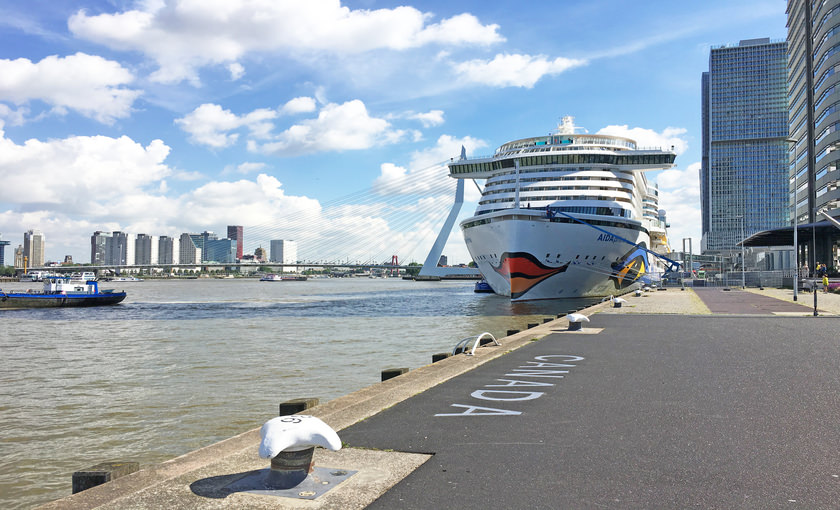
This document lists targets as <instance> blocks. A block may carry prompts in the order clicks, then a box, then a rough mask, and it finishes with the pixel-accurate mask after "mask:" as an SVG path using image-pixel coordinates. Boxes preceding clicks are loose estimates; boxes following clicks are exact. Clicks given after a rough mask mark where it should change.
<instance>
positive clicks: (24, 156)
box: [0, 129, 171, 216]
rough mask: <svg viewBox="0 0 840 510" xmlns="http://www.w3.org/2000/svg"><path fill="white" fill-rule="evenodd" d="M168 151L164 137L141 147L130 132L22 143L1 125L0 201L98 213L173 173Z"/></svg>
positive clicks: (25, 206) (26, 207) (30, 208)
mask: <svg viewBox="0 0 840 510" xmlns="http://www.w3.org/2000/svg"><path fill="white" fill-rule="evenodd" d="M168 154H169V147H167V146H166V145H165V144H164V143H163V142H162V141H161V140H154V141H152V142H151V143H149V145H147V146H146V147H143V146H142V145H140V144H139V143H137V142H135V141H133V140H131V139H130V138H128V137H126V136H122V137H120V138H110V137H106V136H72V137H69V138H65V139H61V140H50V141H47V142H42V141H40V140H35V139H32V140H27V141H26V142H25V143H24V144H23V145H18V144H16V143H14V142H13V141H12V140H9V139H8V138H5V135H4V133H3V131H2V129H0V182H3V186H0V202H4V203H16V204H21V206H22V208H24V209H29V210H35V209H36V208H37V207H53V206H55V207H60V208H61V209H62V210H64V211H66V212H72V213H78V214H90V215H91V216H95V215H96V214H97V212H98V211H100V210H102V209H104V208H106V207H107V204H109V203H117V202H119V201H120V200H121V199H122V198H123V197H124V196H125V195H127V194H130V193H133V192H136V191H137V190H142V189H144V188H145V187H147V186H149V185H151V184H153V183H156V182H157V181H159V180H161V179H163V178H164V177H166V176H167V175H169V174H170V173H171V169H170V168H169V167H167V166H166V165H164V164H163V161H164V160H165V159H166V157H167V155H168ZM33 180H34V181H37V183H38V185H37V186H33V185H32V183H33Z"/></svg>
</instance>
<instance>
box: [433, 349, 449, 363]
mask: <svg viewBox="0 0 840 510" xmlns="http://www.w3.org/2000/svg"><path fill="white" fill-rule="evenodd" d="M450 356H452V353H451V352H439V353H437V354H432V363H437V362H438V361H441V360H445V359H446V358H448V357H450Z"/></svg>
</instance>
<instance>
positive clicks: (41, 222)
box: [0, 122, 481, 262]
mask: <svg viewBox="0 0 840 510" xmlns="http://www.w3.org/2000/svg"><path fill="white" fill-rule="evenodd" d="M461 142H464V143H466V144H468V145H470V146H474V145H475V146H478V145H481V143H480V142H477V141H475V140H472V139H469V138H465V139H463V140H456V139H454V138H450V137H443V138H442V139H441V140H440V141H439V143H438V146H436V147H435V148H433V149H430V150H429V151H422V152H418V153H415V155H414V157H413V159H414V161H415V163H413V164H422V163H421V162H422V161H425V160H427V159H428V158H435V159H437V160H438V161H440V159H443V158H442V156H441V155H440V154H437V153H436V152H438V151H444V152H446V153H447V154H449V153H452V152H453V151H455V149H450V148H448V147H454V146H455V145H458V146H460V145H459V144H460V143H461ZM168 154H169V147H167V146H166V145H165V144H164V143H163V142H162V141H160V140H155V141H153V142H151V143H149V144H148V145H146V146H143V145H141V144H139V143H137V142H135V141H133V140H131V139H129V138H128V137H120V138H109V137H104V136H95V137H78V136H74V137H68V138H65V139H55V140H49V141H40V140H28V141H26V142H25V143H23V144H17V143H15V142H14V141H12V140H10V139H8V138H6V137H5V134H4V133H3V131H2V122H0V182H3V183H4V186H2V187H0V203H2V204H6V206H5V207H4V208H3V209H0V231H2V232H4V233H5V234H6V235H5V237H6V238H7V239H11V240H14V239H15V238H16V237H18V236H17V235H16V234H15V233H20V234H19V235H20V236H22V232H24V231H25V230H27V229H30V228H36V227H37V228H41V229H42V230H43V231H44V232H45V234H46V236H47V258H48V259H50V260H63V258H64V255H67V254H70V255H72V256H73V258H74V260H76V261H77V262H87V261H88V260H89V253H90V245H89V237H90V235H91V233H93V231H95V230H106V231H107V230H122V231H126V232H128V233H131V234H137V233H141V232H143V233H147V234H149V235H154V236H157V235H170V236H178V235H180V234H181V233H182V232H200V231H202V230H211V231H218V229H220V228H222V227H223V226H224V225H229V224H239V225H245V226H246V232H245V238H246V246H245V248H246V250H247V251H253V249H254V248H255V247H256V246H257V245H258V244H261V245H262V246H264V247H267V246H268V242H269V241H270V240H271V239H277V238H290V237H291V238H295V239H298V240H299V242H300V249H299V252H300V253H301V256H302V257H303V256H316V254H317V255H320V256H323V257H326V258H328V259H329V258H332V259H335V258H339V257H341V258H343V257H350V258H353V259H358V260H366V259H368V258H370V257H373V258H374V259H379V258H383V259H384V258H389V257H390V255H391V254H392V253H394V252H396V253H398V254H399V255H400V257H402V258H407V259H409V260H418V259H419V260H421V261H422V259H423V258H424V257H425V253H426V252H427V250H428V247H429V245H430V242H431V239H433V238H434V236H435V235H437V229H439V228H440V225H439V224H438V223H437V222H436V221H433V220H434V219H435V218H440V217H441V214H445V212H446V210H448V207H449V205H450V204H451V200H452V197H451V195H445V194H438V195H432V196H419V197H409V198H407V199H406V200H403V201H401V202H400V203H398V204H394V203H393V202H392V201H390V200H383V201H382V202H381V203H367V202H364V201H362V202H360V203H344V204H339V205H335V206H332V207H330V208H326V209H325V208H322V206H321V204H320V203H319V202H318V201H317V200H315V199H312V198H308V197H305V196H290V195H287V194H286V192H285V191H284V189H283V185H282V183H281V182H280V181H278V180H277V178H275V177H272V176H269V175H266V174H264V173H260V174H259V175H257V176H256V177H255V178H253V179H251V178H242V179H238V180H233V181H223V180H215V181H212V182H206V183H203V184H201V185H199V186H198V187H196V188H194V189H192V190H187V191H183V192H174V191H172V190H170V189H169V187H168V186H167V184H166V182H167V179H168V178H179V176H184V175H191V174H195V172H189V171H180V170H175V169H173V168H171V167H169V166H167V164H166V158H167V157H168ZM261 166H262V165H261V164H260V163H243V164H241V165H239V167H238V169H239V170H240V171H249V172H251V171H254V170H258V169H259V168H260V167H261ZM36 177H37V181H38V183H39V185H38V186H32V185H31V183H32V182H33V181H32V179H33V178H36ZM443 182H444V183H449V184H450V185H451V183H452V180H451V179H449V178H448V177H446V176H445V175H444V176H443ZM242 197H248V199H247V200H242ZM418 211H422V212H424V214H418ZM430 212H432V214H431V216H430V217H427V214H429V213H430ZM418 218H420V219H421V221H420V223H419V224H418V223H417V221H418Z"/></svg>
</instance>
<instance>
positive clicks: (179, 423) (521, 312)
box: [0, 278, 582, 508]
mask: <svg viewBox="0 0 840 510" xmlns="http://www.w3.org/2000/svg"><path fill="white" fill-rule="evenodd" d="M32 285H35V284H32V283H29V284H19V283H12V284H10V283H4V284H2V288H3V289H4V290H15V289H26V288H27V287H31V286H32ZM101 285H102V287H103V288H107V287H108V286H109V284H107V283H103V284H101ZM115 286H116V287H117V290H122V289H125V290H126V291H127V292H128V298H127V299H126V301H124V302H123V304H121V305H118V306H111V307H101V308H88V309H83V308H76V309H71V308H67V309H40V310H0V352H2V359H3V360H2V370H0V438H2V441H0V508H30V507H32V506H35V505H37V504H39V503H44V502H47V501H50V500H52V499H56V498H60V497H63V496H65V495H68V494H70V492H71V476H72V473H73V472H74V471H77V470H81V469H84V468H87V467H89V466H91V465H93V464H97V463H99V462H102V461H106V460H134V461H138V462H140V464H141V466H142V465H147V464H150V463H156V462H161V461H164V460H167V459H170V458H172V457H175V456H178V455H181V454H184V453H186V452H189V451H191V450H194V449H196V448H200V447H202V446H206V445H208V444H212V443H214V442H216V441H219V440H221V439H224V438H227V437H230V436H233V435H235V434H238V433H241V432H244V431H246V430H250V429H252V428H255V427H258V426H260V425H261V424H262V423H264V422H265V421H266V420H267V419H269V418H271V417H273V416H275V415H276V413H277V406H278V404H279V403H280V402H283V401H285V400H289V399H293V398H300V397H318V398H320V399H321V401H322V402H324V401H327V400H330V399H333V398H336V397H339V396H341V395H345V394H347V393H350V392H352V391H355V390H357V389H359V388H363V387H365V386H368V385H370V384H373V383H376V382H378V381H379V378H380V370H382V369H384V368H389V367H394V366H407V367H410V368H417V367H419V366H422V365H426V364H428V363H430V362H431V356H432V354H434V353H437V352H444V351H450V350H451V349H452V347H453V346H454V345H455V343H457V341H458V340H460V339H461V338H465V337H468V336H471V335H476V334H478V333H481V332H483V331H489V332H491V333H493V334H495V335H499V336H504V334H505V332H506V331H507V330H508V329H524V328H525V326H526V324H527V323H529V322H537V320H536V319H535V317H534V316H547V315H553V314H557V313H564V312H566V311H567V310H568V309H569V308H573V307H574V306H575V305H578V304H582V303H578V302H573V301H570V300H559V301H541V302H535V303H515V304H512V303H510V301H509V300H508V299H507V298H502V297H499V296H495V295H492V294H490V295H488V294H475V293H474V292H473V291H472V288H473V283H472V282H445V283H444V282H411V281H403V280H399V279H367V278H359V279H353V278H347V279H320V280H319V279H313V280H309V281H306V282H259V281H256V280H248V279H236V280H215V279H200V280H180V281H166V280H159V281H153V280H149V281H145V282H139V283H121V284H115ZM540 322H541V321H540Z"/></svg>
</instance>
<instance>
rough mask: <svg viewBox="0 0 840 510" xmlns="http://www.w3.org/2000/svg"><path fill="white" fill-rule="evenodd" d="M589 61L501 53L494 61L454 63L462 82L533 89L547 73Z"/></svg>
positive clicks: (551, 73) (559, 71)
mask: <svg viewBox="0 0 840 510" xmlns="http://www.w3.org/2000/svg"><path fill="white" fill-rule="evenodd" d="M585 64H586V60H579V59H571V58H564V57H557V58H555V59H554V60H549V59H548V58H547V57H545V56H543V55H538V56H532V55H520V54H512V55H511V54H499V55H496V56H495V57H494V58H493V59H491V60H481V59H476V60H470V61H467V62H461V63H455V64H453V67H454V70H455V73H456V74H457V76H458V80H459V81H460V82H461V83H475V84H480V85H487V86H490V87H524V88H532V87H533V86H534V85H535V84H536V83H537V82H538V81H539V80H540V79H541V78H543V77H544V76H552V75H556V74H560V73H562V72H564V71H567V70H569V69H572V68H574V67H578V66H582V65H585Z"/></svg>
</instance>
